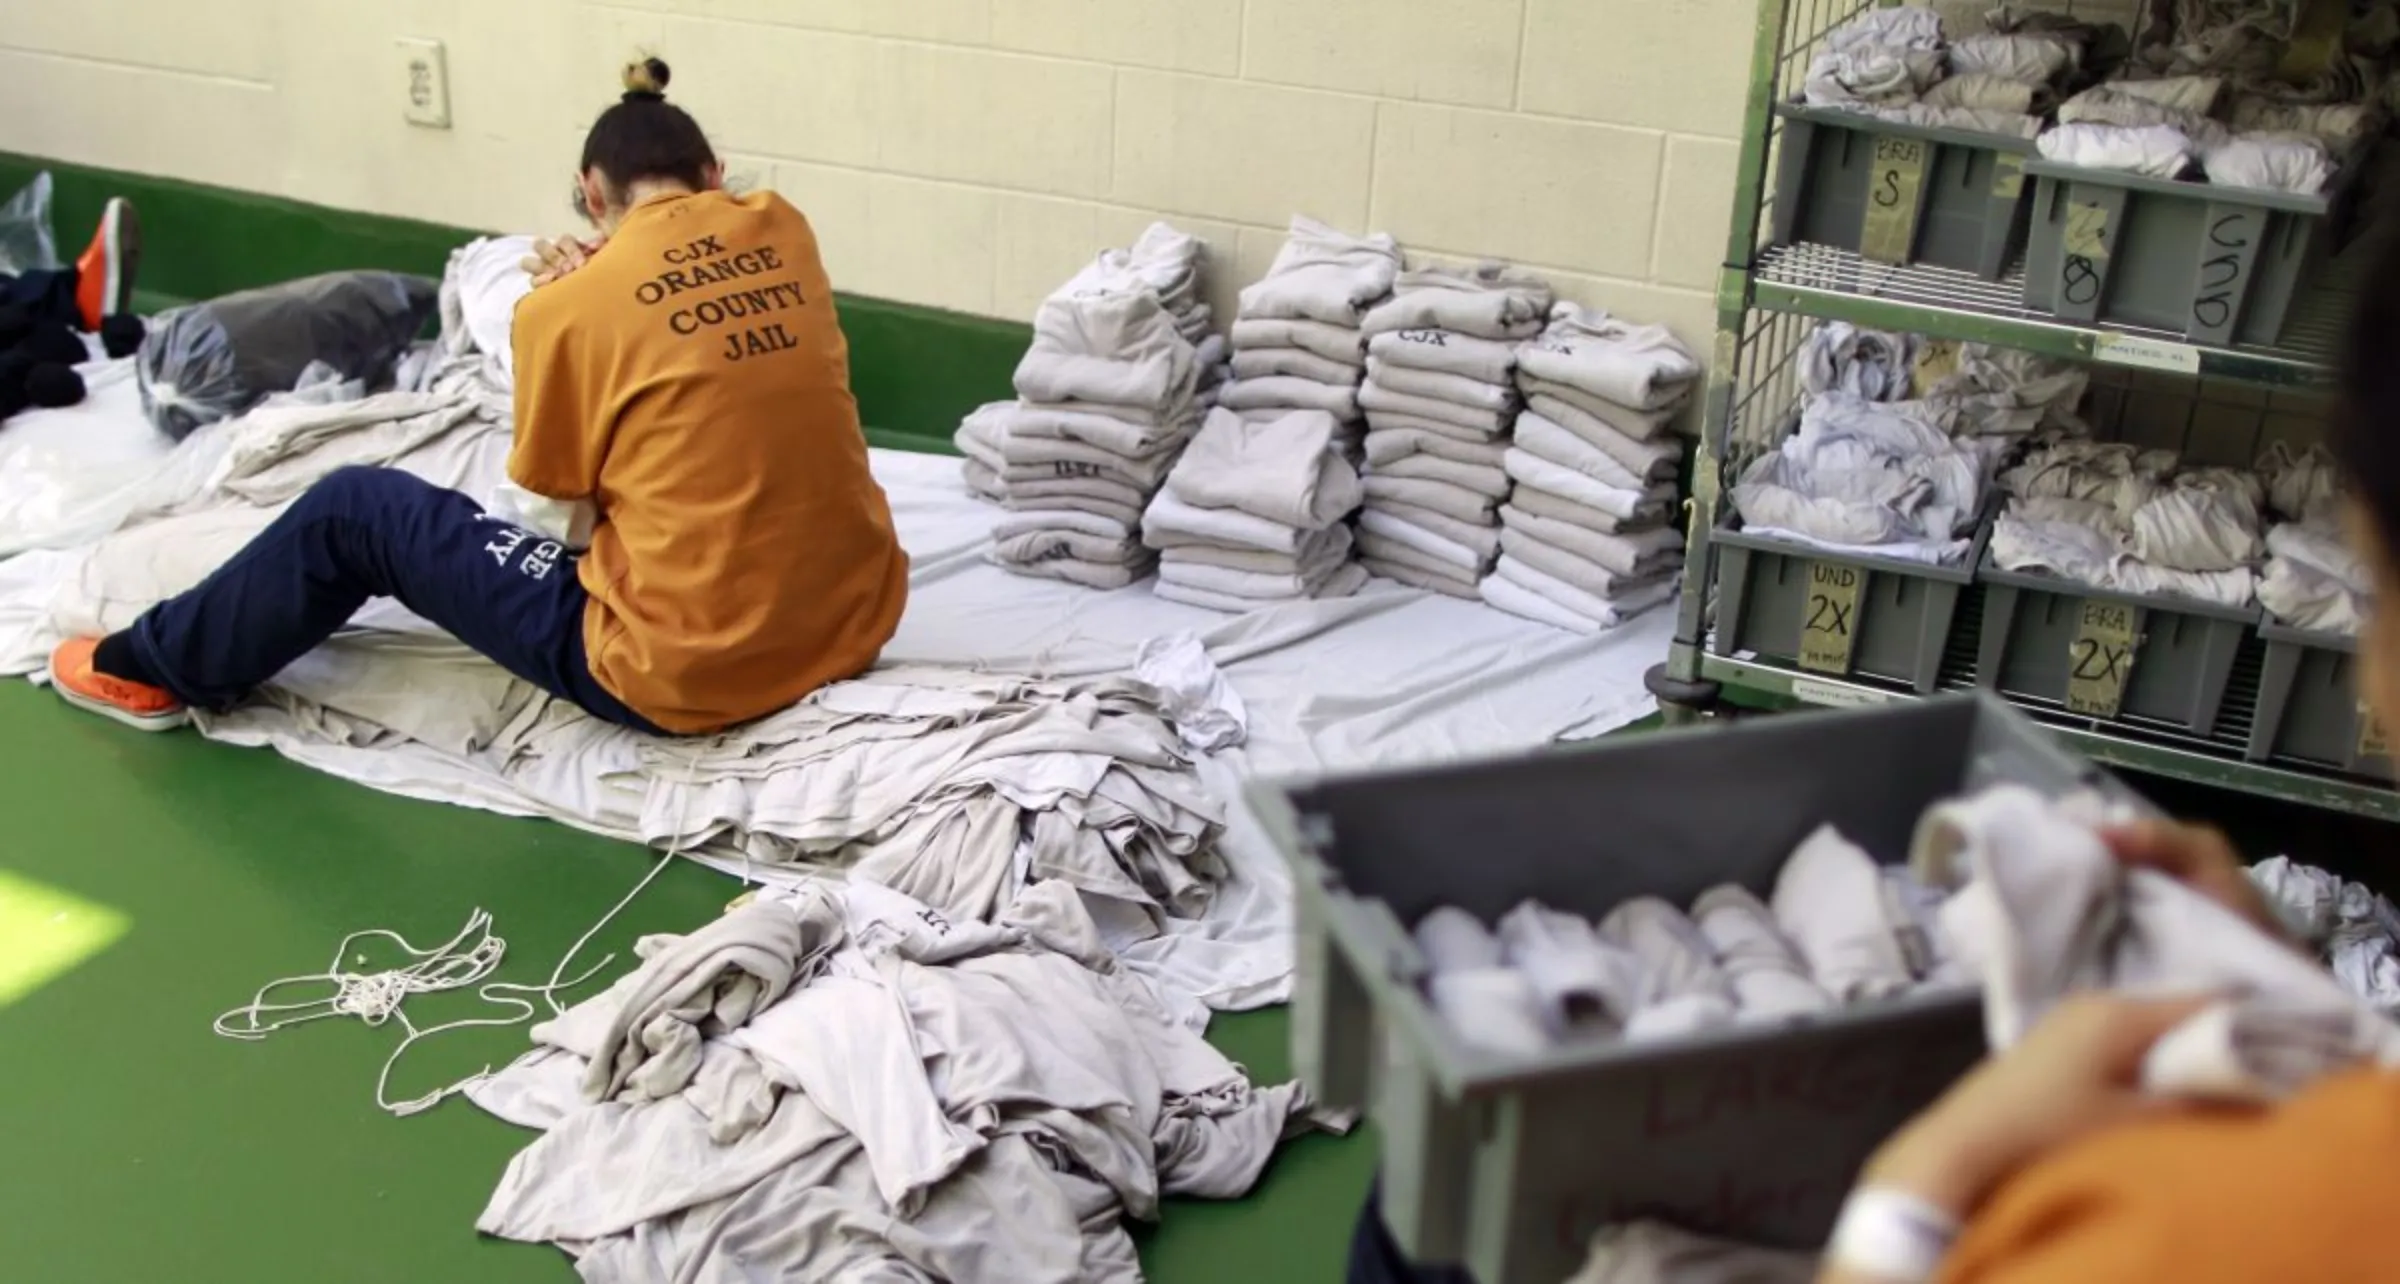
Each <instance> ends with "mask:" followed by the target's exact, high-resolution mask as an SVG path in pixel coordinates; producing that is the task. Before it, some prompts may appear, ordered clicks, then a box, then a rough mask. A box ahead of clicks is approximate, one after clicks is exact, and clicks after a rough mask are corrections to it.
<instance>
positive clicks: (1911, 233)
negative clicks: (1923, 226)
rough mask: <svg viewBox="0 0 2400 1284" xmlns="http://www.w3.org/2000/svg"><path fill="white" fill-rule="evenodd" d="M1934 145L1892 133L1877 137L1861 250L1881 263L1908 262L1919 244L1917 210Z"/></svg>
mask: <svg viewBox="0 0 2400 1284" xmlns="http://www.w3.org/2000/svg"><path fill="white" fill-rule="evenodd" d="M1930 150H1931V148H1930V147H1929V146H1928V145H1927V144H1925V143H1920V142H1918V141H1917V140H1915V139H1913V138H1899V137H1895V136H1892V135H1889V134H1886V135H1882V136H1879V137H1877V138H1876V140H1875V163H1874V166H1873V168H1872V169H1870V170H1869V171H1868V175H1867V212H1866V221H1865V225H1864V226H1863V227H1862V228H1861V229H1860V231H1859V238H1858V252H1859V253H1860V254H1862V255H1864V256H1866V257H1867V258H1870V259H1873V260H1875V261H1876V262H1878V263H1906V262H1908V256H1909V254H1910V252H1911V251H1913V250H1915V249H1916V245H1917V211H1918V209H1919V208H1920V207H1922V206H1923V204H1924V200H1923V196H1924V192H1925V160H1926V153H1927V152H1928V151H1930Z"/></svg>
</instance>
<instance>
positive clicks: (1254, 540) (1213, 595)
mask: <svg viewBox="0 0 2400 1284" xmlns="http://www.w3.org/2000/svg"><path fill="white" fill-rule="evenodd" d="M1358 500H1359V483H1358V470H1357V469H1356V468H1355V467H1353V466H1352V465H1351V463H1350V460H1349V459H1348V457H1347V456H1345V455H1344V453H1343V451H1342V445H1341V426H1340V423H1339V422H1338V421H1337V420H1336V419H1335V418H1334V417H1333V416H1332V415H1330V414H1327V413H1326V412H1324V411H1322V410H1287V411H1283V412H1281V413H1276V414H1268V413H1265V412H1260V411H1252V412H1250V413H1249V414H1248V415H1244V414H1242V413H1240V412H1238V411H1234V410H1229V409H1226V408H1224V407H1222V406H1220V407H1218V408H1217V409H1215V410H1212V411H1210V412H1209V414H1208V419H1207V421H1206V422H1205V423H1203V424H1202V425H1201V428H1200V433H1199V435H1198V436H1197V437H1194V438H1193V439H1192V444H1191V447H1190V448H1189V449H1187V450H1185V451H1184V452H1183V458H1182V459H1181V460H1179V461H1177V463H1176V465H1175V468H1174V470H1173V471H1172V472H1169V473H1168V474H1167V484H1166V488H1165V489H1164V490H1161V491H1160V492H1159V494H1158V498H1157V499H1155V500H1152V501H1151V503H1150V511H1149V513H1148V514H1147V515H1146V516H1145V517H1144V519H1143V523H1142V532H1143V539H1144V540H1145V542H1147V543H1148V544H1149V546H1150V547H1152V548H1154V549H1156V550H1158V555H1159V570H1158V582H1157V586H1156V588H1155V590H1154V591H1155V592H1156V593H1157V594H1158V595H1159V596H1160V597H1163V598H1166V599H1168V600H1169V601H1174V602H1183V603H1186V604H1189V605H1192V606H1202V607H1208V608H1210V609H1212V610H1218V611H1235V612H1246V611H1252V610H1257V609H1259V608H1262V607H1266V606H1271V605H1274V604H1275V603H1278V602H1289V601H1296V600H1299V599H1302V598H1320V597H1348V596H1349V595H1351V594H1353V593H1356V592H1357V591H1358V590H1359V589H1360V588H1361V587H1362V586H1364V585H1365V584H1366V582H1367V573H1366V572H1365V571H1364V570H1362V569H1360V567H1359V565H1358V564H1357V563H1356V562H1354V561H1352V560H1351V557H1350V549H1351V536H1350V527H1349V525H1348V524H1347V523H1345V522H1344V521H1343V519H1344V518H1345V517H1347V516H1348V515H1349V514H1350V513H1351V511H1352V510H1354V509H1356V508H1357V507H1358Z"/></svg>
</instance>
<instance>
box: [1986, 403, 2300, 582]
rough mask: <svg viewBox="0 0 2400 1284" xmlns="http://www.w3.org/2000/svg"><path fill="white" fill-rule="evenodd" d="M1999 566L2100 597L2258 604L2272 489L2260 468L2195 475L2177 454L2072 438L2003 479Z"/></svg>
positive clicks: (1997, 527)
mask: <svg viewBox="0 0 2400 1284" xmlns="http://www.w3.org/2000/svg"><path fill="white" fill-rule="evenodd" d="M2000 484H2001V487H2002V489H2004V490H2006V491H2007V492H2008V494H2009V496H2010V499H2009V504H2008V508H2007V509H2006V511H2004V512H2002V513H2001V514H2000V516H1999V518H1998V520H1997V521H1995V522H1994V523H1993V526H1992V560H1993V561H1994V562H1995V563H1997V564H1998V565H1999V566H2000V567H2001V569H2003V570H2010V571H2028V570H2030V571H2044V572H2048V573H2050V574H2053V575H2058V576H2062V577H2064V578H2066V579H2071V580H2075V581H2078V582H2080V583H2084V584H2089V585H2091V586H2092V587H2094V588H2103V589H2112V590H2115V591H2117V592H2122V593H2144V594H2146V593H2165V594H2171V595H2174V596H2178V597H2187V598H2191V599H2194V600H2196V601H2201V602H2211V603H2215V604H2217V605H2220V606H2227V607H2235V608H2240V607H2246V606H2249V605H2250V604H2251V603H2252V602H2253V601H2255V600H2256V597H2257V586H2258V581H2257V576H2256V574H2255V573H2254V572H2253V571H2252V570H2251V567H2252V565H2253V564H2254V563H2255V562H2256V561H2257V560H2258V556H2259V552H2260V550H2261V548H2262V547H2263V546H2264V536H2265V520H2266V519H2265V505H2266V487H2265V486H2264V484H2263V483H2261V482H2260V481H2259V478H2258V475H2257V474H2256V473H2255V472H2252V471H2250V470H2248V469H2239V468H2221V467H2187V466H2183V465H2181V464H2180V463H2179V461H2178V460H2177V457H2176V455H2175V453H2174V452H2173V451H2167V450H2143V449H2140V448H2138V447H2135V446H2131V445H2127V444H2124V443H2118V442H2095V441H2088V440H2084V439H2080V438H2060V439H2057V440H2053V441H2050V442H2048V443H2045V444H2042V445H2039V446H2036V447H2035V448H2033V449H2032V450H2030V451H2028V452H2027V454H2026V456H2025V459H2024V461H2023V462H2022V463H2019V464H2018V465H2017V466H2015V467H2014V468H2011V469H2009V470H2008V472H2006V473H2005V474H2003V475H2002V477H2001V479H2000Z"/></svg>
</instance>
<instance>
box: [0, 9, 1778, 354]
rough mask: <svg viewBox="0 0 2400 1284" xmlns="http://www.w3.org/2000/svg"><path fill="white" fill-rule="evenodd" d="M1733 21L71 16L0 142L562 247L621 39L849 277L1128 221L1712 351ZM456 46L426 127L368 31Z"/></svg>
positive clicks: (27, 38) (1006, 295) (5, 82)
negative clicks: (1597, 311) (1472, 276)
mask: <svg viewBox="0 0 2400 1284" xmlns="http://www.w3.org/2000/svg"><path fill="white" fill-rule="evenodd" d="M1754 14H1755V5H1754V3H1753V0H624V2H623V3H621V4H602V3H592V2H590V0H377V2H376V3H367V2H366V0H83V2H82V3H80V4H75V5H67V4H59V5H45V4H30V3H29V4H19V5H14V6H11V10H10V16H9V20H8V21H7V23H5V24H0V149H6V150H10V151H20V152H29V153H34V154H40V155H48V156H54V157H59V158H63V159H68V160H73V161H78V162H84V163H89V164H96V165H104V166H113V167H119V168H126V169H133V170H139V171H144V172H150V173H159V174H167V175H172V176H176V177H182V178H189V179H196V180H201V181H206V182H213V183H222V184H227V185H231V186H235V187H241V188H247V189H252V190H257V191H264V192H268V193H273V194H277V195H284V196H290V197H296V198H300V199H305V200H311V201H317V202H322V203H326V204H330V205H335V206H339V207H344V208H352V209H361V210H369V211H374V212H378V213H389V214H401V215H410V216H415V217H420V218H426V219H432V220H436V221H443V222H451V223H459V224H465V225H469V226H480V227H492V228H508V229H521V230H563V229H564V228H565V227H567V226H570V222H569V215H568V210H567V205H566V197H567V192H568V183H567V180H568V178H569V176H570V174H571V172H572V169H573V164H574V161H575V159H576V157H575V152H576V148H577V144H578V141H579V139H580V136H581V132H582V130H583V128H584V127H585V125H586V124H588V122H589V120H590V118H591V115H592V114H593V113H594V112H596V111H597V110H598V109H599V108H601V107H602V106H605V105H606V104H607V102H608V101H610V99H611V97H612V96H613V83H614V80H615V74H616V71H615V69H616V68H617V67H618V66H619V65H620V64H621V63H622V62H623V61H624V59H625V57H626V56H627V55H628V54H629V53H630V52H632V51H634V50H635V49H637V48H638V49H649V50H655V51H656V52H658V53H659V54H661V55H662V56H664V57H666V58H667V59H668V60H669V61H670V62H671V63H672V64H673V65H674V68H675V73H676V79H675V84H674V88H673V96H674V97H675V98H676V99H677V100H678V101H680V102H682V103H683V104H684V105H685V106H687V107H689V108H690V109H691V110H693V111H694V112H695V113H696V114H697V115H698V116H699V117H700V119H701V122H702V124H703V125H704V126H706V127H707V128H708V129H709V130H710V132H711V134H712V136H713V137H714V138H715V139H716V140H717V141H718V144H719V147H720V148H721V149H722V150H723V151H724V152H725V153H726V155H727V157H728V159H729V161H730V162H731V165H732V167H733V170H734V173H735V175H736V177H737V178H739V179H744V180H747V181H749V182H752V183H758V184H771V185H773V186H775V187H777V188H779V189H780V190H782V191H783V192H784V193H786V194H787V195H788V196H790V197H791V198H792V199H793V200H794V201H795V202H796V203H798V204H799V205H800V206H801V207H802V208H803V209H805V210H806V211H808V213H809V214H810V215H811V217H812V218H813V219H814V220H815V222H816V224H817V226H818V229H819V232H820V235H821V237H822V239H823V241H824V244H825V247H826V253H827V257H828V260H829V262H830V266H831V267H832V269H833V271H834V274H835V279H836V280H837V281H838V282H839V283H841V284H842V285H843V286H844V287H845V288H847V289H850V290H854V291H857V292H860V293H865V294H872V295H878V296H882V297H886V298H894V299H901V300H906V301H909V302H915V303H924V304H931V305H935V306H940V307H946V308H953V309H957V310H961V311H965V312H972V313H982V314H988V315H993V316H1001V317H1011V318H1025V317H1028V316H1030V314H1031V312H1032V309H1033V307H1034V305H1035V304H1036V302H1037V301H1038V300H1039V299H1040V298H1041V296H1042V295H1043V294H1044V293H1045V292H1047V291H1048V290H1049V289H1050V288H1051V287H1053V286H1054V285H1056V284H1057V283H1058V282H1059V281H1061V280H1063V279H1064V278H1065V277H1066V276H1067V275H1068V274H1069V273H1071V272H1072V271H1073V270H1074V269H1075V268H1076V267H1078V266H1079V265H1080V264H1082V263H1083V262H1084V261H1086V260H1087V259H1088V258H1089V257H1090V256H1091V255H1092V254H1093V253H1095V252H1096V251H1097V250H1099V249H1100V248H1102V247H1104V246H1108V245H1116V244H1123V243H1125V242H1127V241H1129V240H1130V239H1131V238H1132V237H1133V236H1134V235H1135V234H1136V233H1137V232H1138V231H1139V230H1140V228H1141V227H1142V226H1143V225H1144V224H1145V223H1147V222H1148V221H1149V220H1151V219H1154V218H1161V217H1164V218H1168V219H1171V220H1172V221H1174V222H1176V223H1177V224H1178V225H1180V226H1183V227H1184V228H1186V229H1187V230H1190V231H1192V232H1195V233H1197V234H1200V235H1203V236H1205V237H1206V238H1207V239H1208V240H1209V241H1210V242H1211V245H1212V248H1213V249H1214V250H1215V252H1216V255H1217V262H1218V264H1219V271H1218V274H1217V292H1218V294H1219V296H1220V301H1221V302H1229V300H1230V296H1231V293H1232V291H1233V290H1234V289H1235V288H1236V287H1238V286H1239V285H1240V284H1242V283H1244V282H1246V281H1248V280H1250V279H1253V278H1255V277H1256V276H1257V275H1258V274H1259V273H1260V272H1262V271H1263V270H1264V269H1265V266H1266V264H1267V262H1268V261H1269V260H1270V259H1271V258H1272V257H1273V255H1274V252H1275V249H1276V247H1277V246H1278V245H1279V244H1280V242H1281V239H1282V228H1283V225H1284V223H1285V220H1286V219H1287V217H1288V216H1289V215H1290V214H1292V213H1293V212H1295V211H1304V212H1307V213H1310V214H1313V215H1315V216H1316V217H1319V218H1322V219H1324V220H1326V221H1328V222H1331V223H1334V224H1337V225H1339V226H1342V227H1345V228H1348V229H1351V230H1354V231H1355V230H1366V229H1373V230H1381V231H1389V232H1391V233H1393V234H1394V235H1396V236H1398V237H1399V238H1400V239H1401V241H1402V243H1403V244H1405V245H1407V246H1408V247H1409V248H1410V249H1411V250H1412V251H1415V252H1418V253H1420V254H1425V255H1430V256H1435V257H1446V258H1468V257H1479V256H1498V257H1504V258H1508V259H1511V260H1514V261H1516V262H1519V263H1522V264H1524V265H1527V266H1529V267H1533V268H1537V269H1540V270H1542V271H1544V272H1545V273H1546V274H1548V275H1549V276H1550V277H1552V278H1553V279H1554V280H1555V281H1556V282H1557V284H1558V285H1559V286H1560V287H1561V289H1562V292H1563V293H1565V294H1566V295H1568V296H1569V297H1573V298H1576V299H1579V300H1582V301H1585V302H1591V303H1596V304H1600V305H1603V306H1606V307H1608V308H1610V309H1612V310H1615V311H1617V312H1620V313H1622V314H1624V315H1627V316H1630V317H1634V318H1637V319H1643V320H1660V321H1665V322H1667V323H1669V324H1671V325H1673V326H1674V327H1675V328H1676V329H1677V330H1678V331H1679V332H1680V333H1682V334H1683V335H1684V336H1685V338H1686V339H1687V340H1688V341H1690V342H1691V343H1693V344H1694V346H1695V347H1696V348H1701V349H1702V350H1705V341H1706V338H1707V335H1708V331H1709V329H1710V327H1711V324H1712V317H1711V303H1710V294H1709V290H1710V288H1711V285H1712V282H1713V276H1714V272H1715V269H1716V266H1717V263H1718V260H1719V259H1720V258H1721V256H1722V254H1723V246H1724V240H1725V229H1726V224H1727V215H1728V212H1729V204H1730V200H1731V193H1732V189H1733V181H1734V175H1733V171H1734V167H1735V151H1736V146H1735V142H1734V138H1735V135H1736V133H1737V131H1738V129H1739V127H1740V123H1741V117H1742V105H1743V99H1744V85H1745V80H1746V77H1747V74H1748V70H1749V68H1748V56H1749V47H1750V31H1751V27H1752V23H1753V17H1754ZM403 36H426V37H435V38H439V39H442V40H444V41H446V42H447V45H448V52H449V70H450V80H451V99H452V102H451V106H452V112H453V117H454V128H452V129H451V130H448V131H431V130H425V129H418V128H412V127H410V126H408V125H407V124H405V123H404V122H403V121H402V118H401V105H402V85H401V73H400V66H399V62H398V59H397V57H396V55H395V54H394V53H393V41H394V40H395V39H396V38H399V37H403Z"/></svg>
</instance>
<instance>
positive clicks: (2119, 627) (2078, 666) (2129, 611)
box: [2067, 599, 2141, 718]
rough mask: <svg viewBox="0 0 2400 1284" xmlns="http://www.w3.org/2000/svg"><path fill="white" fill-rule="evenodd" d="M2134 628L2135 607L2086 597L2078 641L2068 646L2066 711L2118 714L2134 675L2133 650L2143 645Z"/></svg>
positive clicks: (2110, 716)
mask: <svg viewBox="0 0 2400 1284" xmlns="http://www.w3.org/2000/svg"><path fill="white" fill-rule="evenodd" d="M2135 627H2136V626H2135V621H2134V609H2133V608H2132V607H2130V606H2122V605H2119V604H2118V603H2115V602H2102V601H2097V600H2091V599H2087V600H2085V602H2084V603H2083V612H2082V618H2081V619H2079V620H2078V621H2077V622H2076V628H2075V640H2074V641H2073V642H2071V643H2069V644H2068V646H2067V661H2068V668H2067V712H2069V713H2079V714H2083V715H2085V716H2087V717H2093V718H2113V717H2116V716H2117V711H2118V710H2119V709H2122V708H2123V707H2124V705H2125V684H2126V682H2127V681H2128V680H2130V679H2131V678H2132V677H2133V659H2134V652H2135V650H2136V648H2138V647H2139V646H2140V644H2141V638H2140V637H2139V635H2138V634H2137V633H2136V631H2135Z"/></svg>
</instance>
